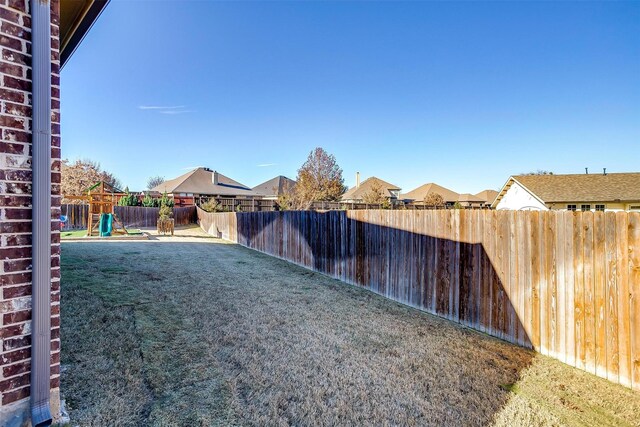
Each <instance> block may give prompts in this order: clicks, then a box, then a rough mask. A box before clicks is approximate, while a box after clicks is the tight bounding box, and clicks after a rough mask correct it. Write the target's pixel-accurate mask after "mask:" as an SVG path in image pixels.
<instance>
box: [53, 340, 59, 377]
mask: <svg viewBox="0 0 640 427" xmlns="http://www.w3.org/2000/svg"><path fill="white" fill-rule="evenodd" d="M58 342H60V341H58ZM51 375H60V365H59V364H57V365H51Z"/></svg>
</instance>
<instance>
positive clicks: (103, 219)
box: [64, 181, 129, 237]
mask: <svg viewBox="0 0 640 427" xmlns="http://www.w3.org/2000/svg"><path fill="white" fill-rule="evenodd" d="M124 195H125V193H123V192H122V191H120V190H119V189H117V188H115V187H114V186H112V185H111V184H108V183H106V182H104V181H100V182H97V183H96V184H94V185H93V186H91V187H89V189H88V190H87V194H86V195H83V196H64V198H65V199H68V200H82V201H85V202H87V204H88V205H89V213H88V218H87V236H88V237H91V236H99V237H108V236H112V235H126V234H129V232H128V231H127V229H126V228H125V226H124V224H122V222H121V221H120V219H119V218H118V217H117V216H116V214H115V212H114V208H115V206H116V205H117V204H118V200H120V198H121V197H123V196H124Z"/></svg>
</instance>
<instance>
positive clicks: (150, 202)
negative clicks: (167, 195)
mask: <svg viewBox="0 0 640 427" xmlns="http://www.w3.org/2000/svg"><path fill="white" fill-rule="evenodd" d="M158 205H159V203H158V199H154V198H153V197H151V195H150V194H149V193H147V194H146V195H145V196H144V199H142V206H144V207H145V208H156V207H158Z"/></svg>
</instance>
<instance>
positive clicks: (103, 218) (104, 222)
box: [98, 213, 113, 237]
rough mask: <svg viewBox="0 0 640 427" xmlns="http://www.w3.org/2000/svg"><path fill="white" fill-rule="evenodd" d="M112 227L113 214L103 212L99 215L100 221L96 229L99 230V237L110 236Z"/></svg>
mask: <svg viewBox="0 0 640 427" xmlns="http://www.w3.org/2000/svg"><path fill="white" fill-rule="evenodd" d="M112 229H113V215H112V214H105V213H103V214H102V215H100V223H99V224H98V230H100V237H109V236H111V230H112Z"/></svg>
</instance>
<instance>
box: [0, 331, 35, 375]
mask: <svg viewBox="0 0 640 427" xmlns="http://www.w3.org/2000/svg"><path fill="white" fill-rule="evenodd" d="M30 345H31V335H25V336H23V337H16V338H8V339H5V340H4V342H3V343H2V349H3V350H4V351H9V350H15V349H17V348H22V347H28V346H30ZM5 377H6V375H5Z"/></svg>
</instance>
